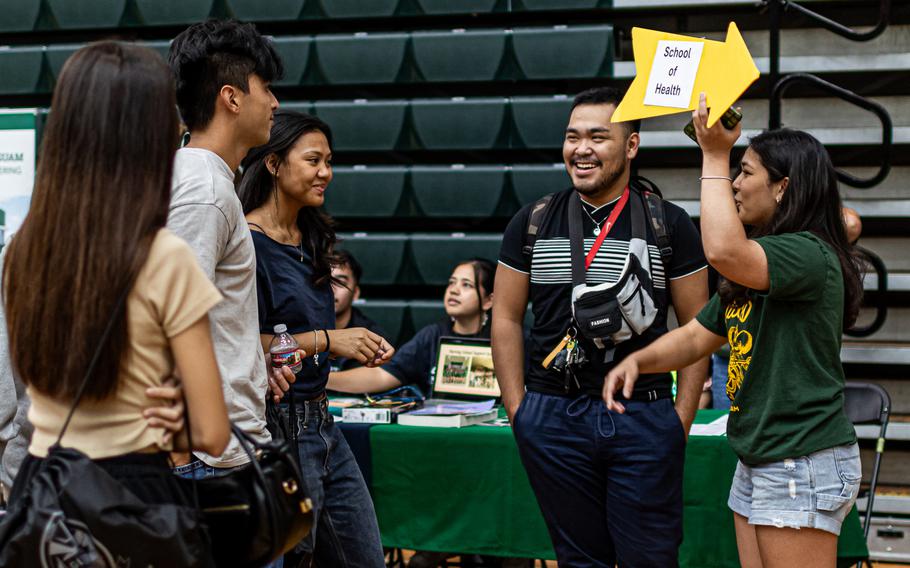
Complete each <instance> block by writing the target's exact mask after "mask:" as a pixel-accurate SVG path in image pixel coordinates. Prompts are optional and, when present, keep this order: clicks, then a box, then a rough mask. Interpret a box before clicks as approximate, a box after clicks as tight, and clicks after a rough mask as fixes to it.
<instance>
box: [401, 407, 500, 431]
mask: <svg viewBox="0 0 910 568" xmlns="http://www.w3.org/2000/svg"><path fill="white" fill-rule="evenodd" d="M498 416H499V411H498V410H497V409H495V408H493V409H490V410H487V411H486V412H475V413H471V414H415V413H413V412H406V413H404V414H399V415H398V424H401V425H403V426H430V427H435V428H463V427H465V426H473V425H474V424H481V423H484V422H489V421H491V420H496V418H497V417H498Z"/></svg>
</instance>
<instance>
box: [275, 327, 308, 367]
mask: <svg viewBox="0 0 910 568" xmlns="http://www.w3.org/2000/svg"><path fill="white" fill-rule="evenodd" d="M274 331H275V336H274V337H273V338H272V342H271V343H270V344H269V354H270V355H271V357H272V366H273V367H276V368H277V367H288V368H290V369H291V372H292V373H294V374H297V373H299V372H300V369H302V368H303V360H302V359H301V358H300V352H299V351H297V350H298V349H299V348H300V346H299V345H297V341H296V340H295V339H294V336H293V335H291V334H290V333H288V326H286V325H284V324H283V323H279V324H278V325H276V326H275V330H274Z"/></svg>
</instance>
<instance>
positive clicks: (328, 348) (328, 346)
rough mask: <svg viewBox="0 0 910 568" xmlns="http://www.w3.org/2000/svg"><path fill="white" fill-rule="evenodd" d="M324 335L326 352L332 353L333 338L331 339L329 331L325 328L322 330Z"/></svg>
mask: <svg viewBox="0 0 910 568" xmlns="http://www.w3.org/2000/svg"><path fill="white" fill-rule="evenodd" d="M322 333H323V335H325V352H326V353H327V354H329V355H330V354H331V353H332V340H331V339H329V332H328V331H327V330H325V329H323V330H322Z"/></svg>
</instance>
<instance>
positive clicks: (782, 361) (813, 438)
mask: <svg viewBox="0 0 910 568" xmlns="http://www.w3.org/2000/svg"><path fill="white" fill-rule="evenodd" d="M707 117H708V112H707V109H706V105H705V98H704V95H702V97H701V101H700V105H699V109H698V110H697V111H695V112H694V113H693V121H694V123H695V128H696V133H697V135H698V143H699V145H700V146H701V148H702V153H703V166H702V177H701V228H702V242H703V244H704V248H705V256H706V257H707V258H708V262H710V263H711V265H712V266H713V267H714V268H715V269H717V271H718V272H719V273H720V275H721V281H720V284H719V286H718V293H717V294H715V296H714V297H713V298H712V299H711V300H710V301H709V302H708V304H707V305H706V306H705V307H704V309H703V310H702V311H701V313H699V314H698V316H697V317H696V319H694V320H692V321H691V322H690V323H689V324H687V325H685V326H683V327H682V328H679V329H677V330H674V331H673V332H671V333H668V334H667V335H665V336H663V337H662V338H661V339H660V340H658V341H656V342H654V343H652V344H651V345H650V346H648V347H647V348H646V349H643V350H641V351H638V352H636V353H633V354H632V355H630V356H629V357H627V358H626V359H625V360H624V361H622V362H621V363H620V364H619V365H617V366H616V367H615V368H614V369H613V370H612V371H611V372H610V373H609V375H607V377H606V380H605V382H604V401H605V403H606V405H607V407H608V408H609V409H610V410H611V411H615V412H624V410H625V408H624V406H623V404H622V397H620V396H618V394H619V393H618V391H619V390H620V389H621V390H622V392H623V394H624V395H625V396H626V397H628V396H629V395H630V394H631V392H632V388H633V386H634V383H635V381H636V379H637V377H638V375H639V373H655V372H660V371H666V370H669V369H680V368H683V367H685V366H687V365H689V364H691V363H693V362H695V361H697V360H698V359H700V358H702V357H706V356H707V355H709V354H710V353H712V352H714V351H715V350H716V349H717V348H718V347H720V346H721V345H723V344H724V343H729V345H730V364H729V369H728V370H729V378H728V381H727V388H726V391H727V395H728V396H729V397H730V400H731V407H730V417H729V421H728V424H727V437H728V439H729V441H730V445H731V446H732V448H733V450H734V451H735V452H736V454H737V455H738V456H739V459H740V461H739V464H738V466H737V469H736V474H735V476H734V480H733V485H732V487H731V489H730V498H729V501H728V505H729V506H730V508H731V509H732V510H733V513H734V524H735V526H736V540H737V546H738V548H739V555H740V562H741V563H742V565H743V566H744V567H746V568H751V567H764V568H769V567H775V566H801V567H815V566H818V567H823V566H824V567H830V566H834V565H835V564H836V555H837V535H838V534H839V533H840V527H841V523H842V521H843V519H844V517H845V516H846V514H847V512H848V511H849V510H850V508H851V507H852V506H853V503H854V501H855V500H856V494H857V491H858V489H859V482H860V477H861V468H860V459H859V448H858V446H857V444H856V434H855V432H854V429H853V426H852V424H851V423H850V421H849V420H848V419H847V416H846V414H845V413H844V396H843V388H844V372H843V367H842V366H841V362H840V347H841V337H842V332H843V330H844V329H845V328H849V327H850V326H852V325H853V323H854V321H855V319H856V316H857V312H858V311H859V305H860V302H861V300H862V282H861V280H860V268H859V266H860V265H859V263H858V262H857V259H856V256H855V254H854V250H853V248H852V246H851V245H850V244H849V242H848V240H847V235H846V231H845V226H844V221H843V217H842V212H841V199H840V195H839V193H838V189H837V176H836V173H835V170H834V166H833V165H832V164H831V159H830V157H829V156H828V153H827V151H826V150H825V148H824V147H823V146H822V145H821V143H819V142H818V140H816V139H815V138H813V137H812V136H810V135H809V134H806V133H805V132H800V131H797V130H788V129H782V130H774V131H768V132H763V133H762V134H759V135H758V136H756V137H755V138H753V139H751V140H750V144H749V147H748V148H747V149H746V151H745V153H744V154H743V157H742V160H741V162H740V171H739V174H738V175H737V176H736V179H735V180H734V179H732V178H730V177H729V165H730V152H731V150H732V148H733V145H734V143H735V142H736V140H737V139H738V138H739V135H740V127H739V126H737V127H736V128H735V129H733V130H727V129H726V128H724V127H723V126H721V125H720V124H719V123H718V124H715V125H714V126H713V127H711V128H708V127H707ZM731 189H732V191H731Z"/></svg>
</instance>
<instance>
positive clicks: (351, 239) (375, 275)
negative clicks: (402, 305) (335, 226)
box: [339, 233, 408, 285]
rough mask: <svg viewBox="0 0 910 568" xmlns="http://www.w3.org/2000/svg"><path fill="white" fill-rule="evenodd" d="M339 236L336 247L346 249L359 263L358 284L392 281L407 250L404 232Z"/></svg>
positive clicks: (394, 280) (387, 283) (406, 239)
mask: <svg viewBox="0 0 910 568" xmlns="http://www.w3.org/2000/svg"><path fill="white" fill-rule="evenodd" d="M339 237H340V239H341V241H342V242H341V245H340V247H339V248H341V249H344V250H347V251H350V252H351V254H353V255H354V256H355V257H357V261H358V262H360V264H361V266H363V279H362V281H361V284H382V285H390V284H395V283H396V278H397V277H398V272H399V271H400V270H401V266H402V264H403V263H404V256H405V252H406V250H407V244H408V236H407V235H403V234H398V233H394V234H390V233H382V234H368V233H346V234H341V235H339Z"/></svg>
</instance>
